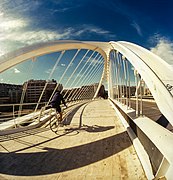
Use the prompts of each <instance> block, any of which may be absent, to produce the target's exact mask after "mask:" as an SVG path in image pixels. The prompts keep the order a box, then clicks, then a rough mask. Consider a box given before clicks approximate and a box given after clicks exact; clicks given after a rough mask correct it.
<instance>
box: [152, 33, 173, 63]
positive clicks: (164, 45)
mask: <svg viewBox="0 0 173 180" xmlns="http://www.w3.org/2000/svg"><path fill="white" fill-rule="evenodd" d="M154 40H155V41H156V43H157V44H156V46H155V47H152V48H151V49H150V50H151V52H153V53H154V54H157V55H158V56H159V57H161V58H162V59H163V60H165V61H166V62H167V63H168V64H170V65H172V66H173V42H171V41H170V40H168V39H167V38H165V37H160V36H159V35H156V36H154V37H153V38H152V41H154Z"/></svg>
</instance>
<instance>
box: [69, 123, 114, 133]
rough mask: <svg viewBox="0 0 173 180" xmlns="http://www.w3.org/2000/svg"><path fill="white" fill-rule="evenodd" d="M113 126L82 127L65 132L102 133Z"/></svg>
mask: <svg viewBox="0 0 173 180" xmlns="http://www.w3.org/2000/svg"><path fill="white" fill-rule="evenodd" d="M114 127H115V126H98V125H93V126H88V125H84V124H83V126H80V127H77V128H69V129H68V128H67V129H66V131H87V132H103V131H108V130H111V129H113V128H114Z"/></svg>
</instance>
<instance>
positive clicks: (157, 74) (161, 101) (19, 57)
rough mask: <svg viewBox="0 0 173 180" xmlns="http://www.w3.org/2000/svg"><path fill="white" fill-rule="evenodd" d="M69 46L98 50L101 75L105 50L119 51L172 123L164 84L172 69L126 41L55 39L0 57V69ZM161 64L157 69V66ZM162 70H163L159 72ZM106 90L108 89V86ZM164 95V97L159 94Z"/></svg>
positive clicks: (171, 98) (172, 109) (172, 101)
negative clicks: (101, 64)
mask: <svg viewBox="0 0 173 180" xmlns="http://www.w3.org/2000/svg"><path fill="white" fill-rule="evenodd" d="M70 49H90V50H93V51H97V52H99V53H100V54H101V55H102V56H103V58H104V60H105V66H104V73H103V75H102V78H101V81H100V83H99V84H101V82H102V80H103V77H104V76H105V75H108V73H109V72H108V66H109V53H110V51H111V50H113V49H115V50H117V51H118V52H120V53H121V54H123V55H124V56H125V57H126V58H127V59H128V60H129V61H130V63H131V64H132V65H133V66H134V67H135V69H136V70H137V71H138V72H139V73H140V74H141V76H142V78H143V79H144V80H145V82H146V83H147V86H148V87H149V89H150V91H151V93H152V95H153V97H154V98H155V101H156V103H157V105H158V107H159V109H160V111H161V112H162V114H163V115H164V116H165V117H166V118H167V119H168V121H169V122H170V123H171V124H172V125H173V119H172V117H173V106H172V104H173V96H172V94H171V92H170V91H169V90H168V89H167V88H166V84H165V83H170V82H172V81H173V80H172V77H173V70H172V69H170V67H169V66H168V65H167V64H166V63H165V62H164V61H163V60H162V59H161V58H159V57H158V56H156V55H154V54H153V53H151V52H150V51H148V50H146V49H144V48H142V47H140V46H137V45H135V44H132V43H128V42H121V41H120V42H89V41H56V42H47V43H42V44H37V45H32V46H29V47H26V48H22V49H20V50H18V51H15V52H13V53H9V54H6V55H4V56H2V57H1V58H0V64H1V66H0V72H3V71H5V70H6V69H8V68H10V67H13V66H14V65H16V64H19V63H21V62H23V61H25V60H28V59H31V58H33V57H37V56H41V55H44V54H49V53H52V52H57V51H63V50H70ZM160 66H162V69H161V70H160V69H159V67H160ZM163 72H164V73H163ZM108 85H109V84H108ZM109 90H110V89H109ZM163 94H164V96H163Z"/></svg>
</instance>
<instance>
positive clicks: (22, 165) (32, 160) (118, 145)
mask: <svg viewBox="0 0 173 180" xmlns="http://www.w3.org/2000/svg"><path fill="white" fill-rule="evenodd" d="M129 146H131V142H130V139H129V136H128V134H127V132H122V133H120V134H117V135H114V136H110V137H108V138H104V139H101V140H98V141H95V142H91V143H87V144H83V145H80V146H76V147H70V148H65V149H54V148H49V147H47V148H43V150H42V151H41V152H26V153H25V152H20V153H0V162H1V163H0V173H3V174H9V175H16V176H36V175H45V174H52V173H59V172H64V171H68V170H73V169H76V168H80V167H83V166H87V165H89V164H91V163H95V162H97V161H100V160H102V159H105V158H107V157H110V156H112V155H114V154H116V153H119V152H120V151H123V150H124V149H126V148H128V147H129Z"/></svg>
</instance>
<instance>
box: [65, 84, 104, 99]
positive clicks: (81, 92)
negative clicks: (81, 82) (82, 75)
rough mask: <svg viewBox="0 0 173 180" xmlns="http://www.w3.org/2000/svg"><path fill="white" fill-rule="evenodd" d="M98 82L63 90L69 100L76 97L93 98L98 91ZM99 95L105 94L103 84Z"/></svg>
mask: <svg viewBox="0 0 173 180" xmlns="http://www.w3.org/2000/svg"><path fill="white" fill-rule="evenodd" d="M98 85H99V84H98V83H95V84H91V85H86V86H82V87H81V88H73V89H66V90H64V91H63V93H64V94H66V95H65V99H66V100H67V101H69V100H70V101H71V100H76V99H92V98H93V97H94V95H95V93H96V91H97V88H98ZM98 96H100V97H104V96H105V88H104V86H103V85H101V87H100V90H99V92H98Z"/></svg>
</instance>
